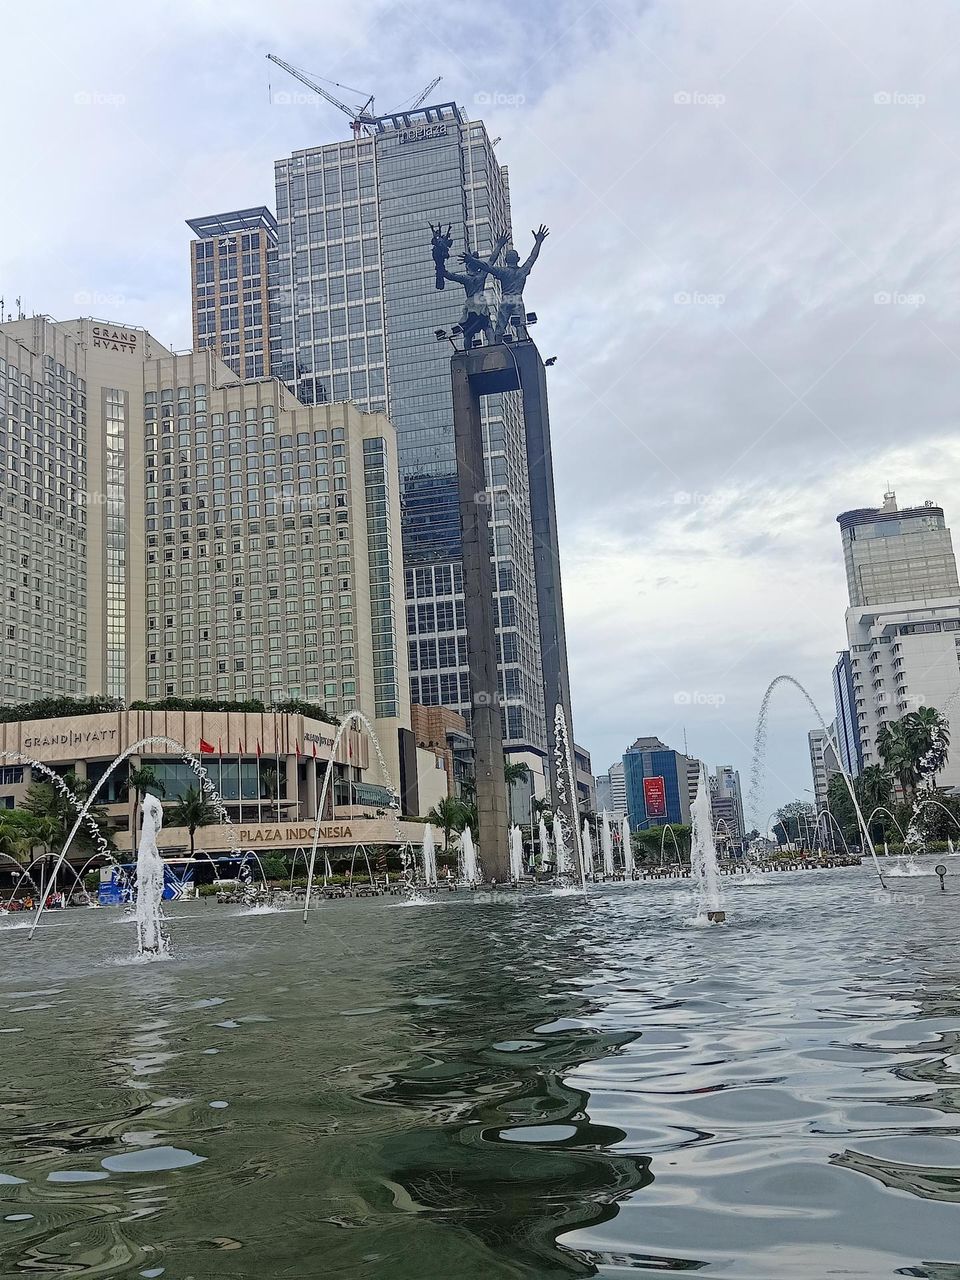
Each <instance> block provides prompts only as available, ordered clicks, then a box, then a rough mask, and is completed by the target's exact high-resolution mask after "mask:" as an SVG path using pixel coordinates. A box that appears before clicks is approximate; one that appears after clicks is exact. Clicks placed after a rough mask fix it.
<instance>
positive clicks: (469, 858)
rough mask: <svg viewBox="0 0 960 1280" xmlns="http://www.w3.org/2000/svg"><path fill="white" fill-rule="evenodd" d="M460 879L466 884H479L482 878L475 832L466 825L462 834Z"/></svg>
mask: <svg viewBox="0 0 960 1280" xmlns="http://www.w3.org/2000/svg"><path fill="white" fill-rule="evenodd" d="M460 879H461V881H462V883H463V884H466V885H474V884H477V883H478V882H479V880H480V867H479V866H478V864H477V850H476V847H475V846H474V843H473V832H472V831H471V830H470V828H469V827H464V828H463V832H462V834H461V836H460Z"/></svg>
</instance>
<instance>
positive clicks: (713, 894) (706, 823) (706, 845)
mask: <svg viewBox="0 0 960 1280" xmlns="http://www.w3.org/2000/svg"><path fill="white" fill-rule="evenodd" d="M691 817H692V821H693V831H692V836H691V845H690V867H691V870H692V871H693V875H694V877H695V879H696V882H697V890H698V894H699V903H698V906H697V919H698V921H703V922H704V923H707V924H722V923H723V921H724V920H725V919H726V912H725V911H724V909H723V895H722V893H721V892H720V872H719V870H718V869H717V847H716V845H715V844H714V840H713V822H712V818H711V813H710V788H709V786H708V784H707V779H706V771H705V770H703V769H701V771H700V781H699V785H698V786H697V798H696V800H695V801H694V802H693V808H692V809H691Z"/></svg>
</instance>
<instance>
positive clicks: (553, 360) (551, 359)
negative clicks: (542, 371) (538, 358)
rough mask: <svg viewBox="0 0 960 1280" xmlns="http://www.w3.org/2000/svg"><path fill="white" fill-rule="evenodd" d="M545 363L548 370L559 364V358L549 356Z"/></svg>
mask: <svg viewBox="0 0 960 1280" xmlns="http://www.w3.org/2000/svg"><path fill="white" fill-rule="evenodd" d="M543 363H544V365H546V367H547V368H549V367H550V365H552V364H556V363H557V357H556V356H547V358H546V360H544V362H543Z"/></svg>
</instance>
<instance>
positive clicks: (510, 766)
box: [503, 760, 530, 787]
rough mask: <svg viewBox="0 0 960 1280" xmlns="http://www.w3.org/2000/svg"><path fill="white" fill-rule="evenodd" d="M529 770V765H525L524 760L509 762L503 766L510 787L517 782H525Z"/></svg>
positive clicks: (504, 775) (505, 779) (505, 778)
mask: <svg viewBox="0 0 960 1280" xmlns="http://www.w3.org/2000/svg"><path fill="white" fill-rule="evenodd" d="M529 772H530V769H529V766H527V765H525V764H524V763H523V761H522V760H518V761H516V763H510V762H507V763H506V764H505V765H504V766H503V777H504V781H505V782H506V784H507V786H508V787H512V786H513V784H514V783H515V782H523V781H524V780H525V779H526V777H527V775H528V774H529Z"/></svg>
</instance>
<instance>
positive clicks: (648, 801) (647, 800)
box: [643, 778, 667, 818]
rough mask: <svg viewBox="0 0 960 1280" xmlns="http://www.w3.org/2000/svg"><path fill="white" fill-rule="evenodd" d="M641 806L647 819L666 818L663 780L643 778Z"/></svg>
mask: <svg viewBox="0 0 960 1280" xmlns="http://www.w3.org/2000/svg"><path fill="white" fill-rule="evenodd" d="M643 804H644V808H645V809H646V811H647V817H648V818H665V817H666V816H667V793H666V789H665V788H664V785H663V778H644V780H643Z"/></svg>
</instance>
